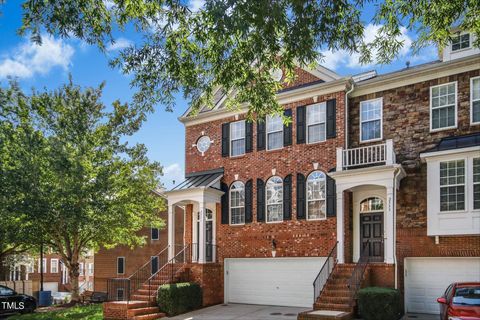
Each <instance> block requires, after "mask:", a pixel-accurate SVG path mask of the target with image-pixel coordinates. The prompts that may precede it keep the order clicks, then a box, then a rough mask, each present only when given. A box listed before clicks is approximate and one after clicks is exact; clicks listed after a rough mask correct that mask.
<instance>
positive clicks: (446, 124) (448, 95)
mask: <svg viewBox="0 0 480 320" xmlns="http://www.w3.org/2000/svg"><path fill="white" fill-rule="evenodd" d="M456 103H457V83H456V82H451V83H447V84H442V85H439V86H435V87H430V106H431V110H430V128H431V129H432V130H436V129H444V128H451V127H455V125H456V114H455V113H456Z"/></svg>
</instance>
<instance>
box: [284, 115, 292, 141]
mask: <svg viewBox="0 0 480 320" xmlns="http://www.w3.org/2000/svg"><path fill="white" fill-rule="evenodd" d="M283 115H284V116H285V117H288V118H290V119H291V118H292V109H287V110H285V111H284V112H283ZM292 126H293V123H289V124H288V125H285V124H284V125H283V145H284V146H290V145H292Z"/></svg>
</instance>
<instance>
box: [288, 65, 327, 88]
mask: <svg viewBox="0 0 480 320" xmlns="http://www.w3.org/2000/svg"><path fill="white" fill-rule="evenodd" d="M318 80H321V79H319V78H318V77H316V76H314V75H313V74H311V73H309V72H307V71H305V70H303V69H302V68H295V80H294V81H292V82H291V83H284V84H283V89H288V88H294V87H298V86H301V85H303V84H307V83H311V82H315V81H318Z"/></svg>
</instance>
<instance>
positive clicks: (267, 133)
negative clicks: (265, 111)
mask: <svg viewBox="0 0 480 320" xmlns="http://www.w3.org/2000/svg"><path fill="white" fill-rule="evenodd" d="M269 118H271V116H267V117H266V118H265V139H266V142H265V144H266V146H265V147H266V149H267V151H273V150H280V149H283V145H284V143H285V141H283V123H282V129H280V130H275V131H270V132H269V131H268V119H269ZM278 132H281V133H282V145H281V146H280V147H278V148H273V149H269V148H268V135H269V134H271V133H278Z"/></svg>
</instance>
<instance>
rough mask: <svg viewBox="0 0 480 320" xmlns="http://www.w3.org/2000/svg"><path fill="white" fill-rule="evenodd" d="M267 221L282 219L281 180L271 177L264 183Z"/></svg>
mask: <svg viewBox="0 0 480 320" xmlns="http://www.w3.org/2000/svg"><path fill="white" fill-rule="evenodd" d="M266 193H267V222H279V221H283V180H282V178H280V177H277V176H275V177H271V178H270V179H268V181H267V185H266Z"/></svg>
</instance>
